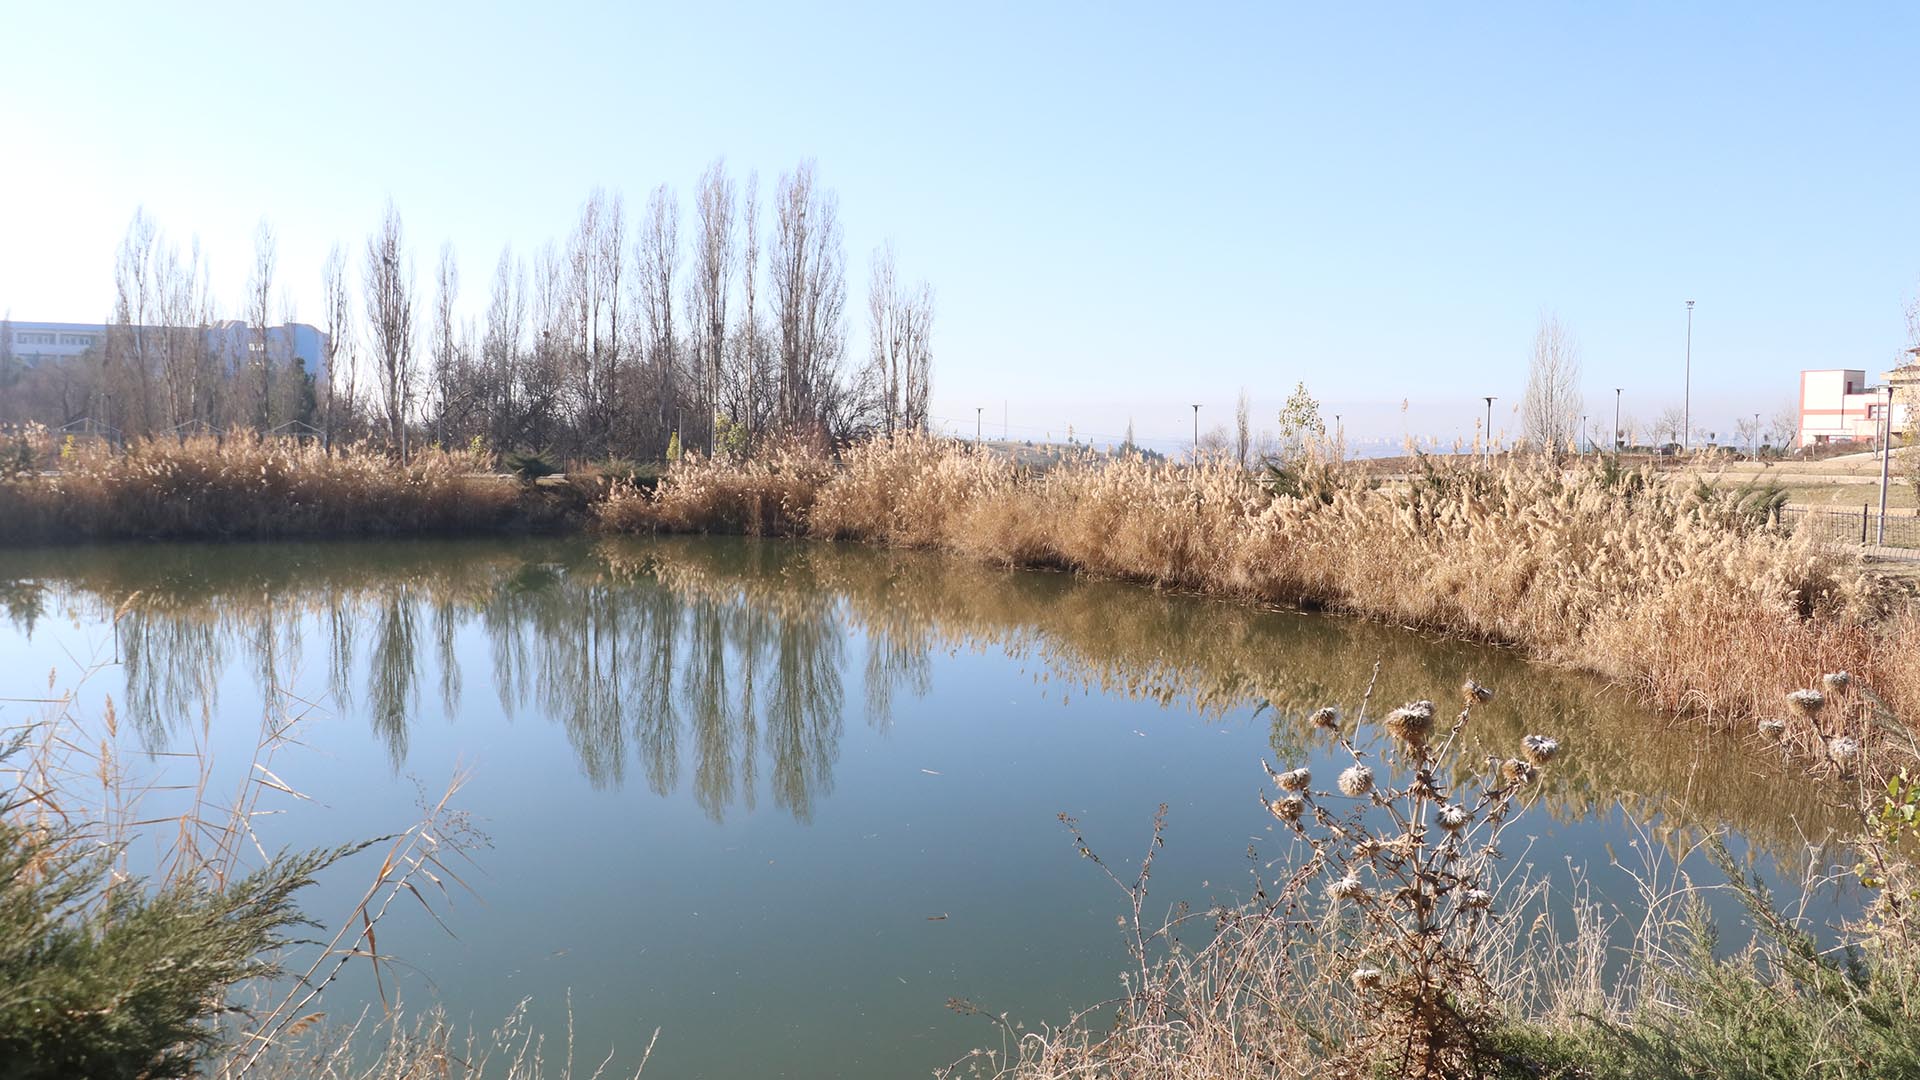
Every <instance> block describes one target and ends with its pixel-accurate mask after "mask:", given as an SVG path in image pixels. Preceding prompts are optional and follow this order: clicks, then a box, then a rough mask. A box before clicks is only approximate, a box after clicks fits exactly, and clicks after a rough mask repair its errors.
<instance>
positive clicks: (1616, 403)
mask: <svg viewBox="0 0 1920 1080" xmlns="http://www.w3.org/2000/svg"><path fill="white" fill-rule="evenodd" d="M1626 441H1627V433H1626V432H1624V431H1621V430H1620V388H1619V387H1617V386H1616V387H1614V388H1613V451H1614V453H1616V454H1617V453H1619V452H1620V450H1621V448H1622V447H1623V446H1624V445H1625V444H1626Z"/></svg>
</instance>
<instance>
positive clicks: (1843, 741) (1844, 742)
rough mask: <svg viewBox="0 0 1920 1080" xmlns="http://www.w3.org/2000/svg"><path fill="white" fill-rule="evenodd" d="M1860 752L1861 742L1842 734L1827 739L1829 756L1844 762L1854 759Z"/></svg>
mask: <svg viewBox="0 0 1920 1080" xmlns="http://www.w3.org/2000/svg"><path fill="white" fill-rule="evenodd" d="M1859 754H1860V744H1859V743H1857V742H1855V741H1853V740H1852V739H1850V738H1848V737H1847V736H1845V735H1840V736H1837V737H1835V738H1832V739H1828V740H1827V756H1828V757H1830V758H1832V759H1833V760H1835V761H1837V762H1840V763H1842V764H1844V763H1846V762H1849V761H1852V760H1853V759H1854V758H1855V757H1858V756H1859Z"/></svg>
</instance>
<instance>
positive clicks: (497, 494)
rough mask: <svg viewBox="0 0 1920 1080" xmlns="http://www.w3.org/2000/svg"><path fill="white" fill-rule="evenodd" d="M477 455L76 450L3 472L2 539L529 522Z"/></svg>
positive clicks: (245, 437)
mask: <svg viewBox="0 0 1920 1080" xmlns="http://www.w3.org/2000/svg"><path fill="white" fill-rule="evenodd" d="M490 470H491V465H490V463H489V462H488V461H487V460H486V459H485V458H484V456H483V455H480V454H476V453H473V452H471V451H447V450H437V449H427V450H423V451H420V452H419V453H416V454H415V455H414V456H413V458H412V459H411V460H410V461H408V462H406V463H401V462H399V461H397V460H395V459H393V458H392V457H390V456H388V455H387V454H385V453H381V452H379V451H376V450H370V449H366V448H362V447H354V446H338V447H335V448H334V450H333V451H332V452H331V453H329V452H327V451H326V450H324V449H322V448H321V447H320V446H318V445H316V444H314V443H311V442H298V441H295V440H290V439H278V438H271V437H263V436H260V435H257V434H254V433H251V432H244V431H236V432H233V433H230V434H228V435H226V436H222V437H215V436H212V435H195V436H192V437H189V438H186V439H183V440H172V439H150V440H141V441H139V442H136V443H133V444H132V445H130V446H128V447H126V448H125V449H124V450H114V449H112V448H110V447H108V446H106V445H105V444H102V443H88V444H83V445H79V446H72V447H68V448H66V449H65V450H62V451H60V452H59V453H58V455H57V456H56V457H55V459H54V462H53V465H52V467H50V468H35V469H29V470H25V471H18V472H15V473H13V474H11V475H7V476H0V544H27V543H50V542H59V541H70V540H110V539H135V538H154V539H158V538H210V539H268V538H274V537H288V536H321V535H328V536H331V535H378V534H394V533H420V532H458V531H469V530H486V529H495V528H500V527H502V526H505V525H508V524H511V523H513V522H515V521H516V520H519V519H521V518H523V517H524V516H525V515H524V511H523V508H522V506H521V503H522V496H523V492H522V489H521V487H520V485H517V484H514V483H512V482H511V481H507V480H504V479H502V478H497V477H493V476H489V475H476V474H484V473H488V472H490Z"/></svg>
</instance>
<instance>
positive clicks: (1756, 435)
mask: <svg viewBox="0 0 1920 1080" xmlns="http://www.w3.org/2000/svg"><path fill="white" fill-rule="evenodd" d="M1753 449H1754V452H1755V453H1758V452H1759V450H1760V414H1759V413H1754V414H1753Z"/></svg>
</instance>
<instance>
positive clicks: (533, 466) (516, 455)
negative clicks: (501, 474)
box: [502, 450, 560, 484]
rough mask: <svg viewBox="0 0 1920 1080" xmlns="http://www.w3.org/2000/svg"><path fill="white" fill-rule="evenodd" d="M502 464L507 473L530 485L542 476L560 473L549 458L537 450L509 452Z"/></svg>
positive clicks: (558, 467) (557, 466)
mask: <svg viewBox="0 0 1920 1080" xmlns="http://www.w3.org/2000/svg"><path fill="white" fill-rule="evenodd" d="M502 463H503V464H505V465H506V467H507V471H508V472H510V473H512V474H513V475H515V476H517V477H519V478H520V479H522V480H524V481H526V482H527V483H529V484H531V483H533V482H534V481H535V480H538V479H540V478H541V477H543V476H552V475H553V474H555V473H557V472H559V471H560V466H559V465H557V464H555V463H554V461H553V459H552V458H551V457H548V456H547V455H546V454H545V453H544V452H542V451H539V450H514V451H510V452H509V453H508V454H507V455H506V457H505V458H503V459H502Z"/></svg>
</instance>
